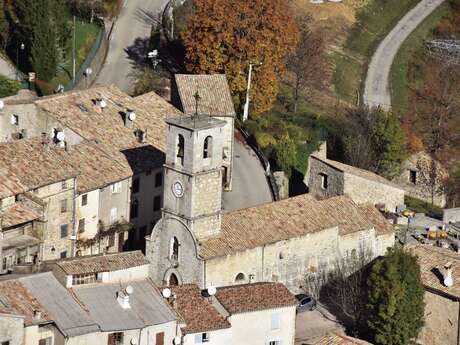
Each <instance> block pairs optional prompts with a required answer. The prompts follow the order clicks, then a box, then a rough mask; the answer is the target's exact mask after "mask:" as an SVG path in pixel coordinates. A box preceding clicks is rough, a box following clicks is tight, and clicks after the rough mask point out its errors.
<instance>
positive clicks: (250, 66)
mask: <svg viewBox="0 0 460 345" xmlns="http://www.w3.org/2000/svg"><path fill="white" fill-rule="evenodd" d="M253 65H254V63H253V62H249V73H248V87H247V89H246V102H245V103H244V110H243V122H244V121H246V120H247V119H248V115H249V91H250V89H251V78H252V66H253ZM255 65H256V66H261V65H262V62H260V63H256V64H255Z"/></svg>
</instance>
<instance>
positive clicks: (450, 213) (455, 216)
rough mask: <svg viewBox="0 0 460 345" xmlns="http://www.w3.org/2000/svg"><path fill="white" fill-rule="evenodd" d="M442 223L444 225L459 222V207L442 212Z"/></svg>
mask: <svg viewBox="0 0 460 345" xmlns="http://www.w3.org/2000/svg"><path fill="white" fill-rule="evenodd" d="M442 221H443V222H444V223H457V222H460V207H456V208H449V209H445V210H443V215H442Z"/></svg>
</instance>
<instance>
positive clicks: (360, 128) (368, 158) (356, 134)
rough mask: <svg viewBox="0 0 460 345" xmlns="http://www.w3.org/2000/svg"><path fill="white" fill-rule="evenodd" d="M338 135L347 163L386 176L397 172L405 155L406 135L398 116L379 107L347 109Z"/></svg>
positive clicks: (391, 175)
mask: <svg viewBox="0 0 460 345" xmlns="http://www.w3.org/2000/svg"><path fill="white" fill-rule="evenodd" d="M342 139H343V142H344V145H345V157H346V160H347V162H348V163H349V164H351V165H354V166H357V167H359V168H362V169H366V170H371V171H374V172H376V173H378V174H381V175H384V176H386V177H388V178H391V177H393V176H394V175H395V174H397V173H398V171H399V167H400V165H401V163H402V161H403V160H404V158H405V156H406V137H405V132H404V129H403V126H402V124H401V122H400V120H399V118H398V117H397V116H396V115H395V114H394V113H391V112H385V111H384V110H382V109H380V108H353V109H350V110H349V111H348V112H347V121H346V123H345V124H344V131H343V134H342Z"/></svg>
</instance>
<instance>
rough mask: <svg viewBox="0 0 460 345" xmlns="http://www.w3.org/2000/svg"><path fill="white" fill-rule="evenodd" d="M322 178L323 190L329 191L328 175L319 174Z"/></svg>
mask: <svg viewBox="0 0 460 345" xmlns="http://www.w3.org/2000/svg"><path fill="white" fill-rule="evenodd" d="M319 175H320V176H321V188H323V189H327V184H328V181H327V177H328V176H327V175H326V174H319Z"/></svg>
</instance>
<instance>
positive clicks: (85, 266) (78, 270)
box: [55, 250, 149, 275]
mask: <svg viewBox="0 0 460 345" xmlns="http://www.w3.org/2000/svg"><path fill="white" fill-rule="evenodd" d="M148 263H149V262H148V261H147V259H146V258H145V256H144V255H143V254H142V252H141V251H139V250H136V251H132V252H121V253H110V254H104V255H92V256H82V257H75V258H68V259H62V260H58V261H56V262H55V264H56V265H57V266H58V267H60V268H61V269H62V270H63V271H64V272H65V273H66V274H68V275H73V274H86V273H98V272H111V271H118V270H123V269H127V268H130V267H137V266H142V265H146V264H148Z"/></svg>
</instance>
